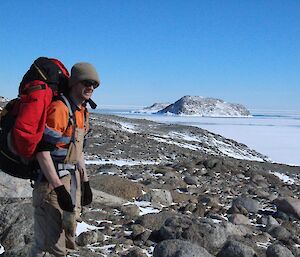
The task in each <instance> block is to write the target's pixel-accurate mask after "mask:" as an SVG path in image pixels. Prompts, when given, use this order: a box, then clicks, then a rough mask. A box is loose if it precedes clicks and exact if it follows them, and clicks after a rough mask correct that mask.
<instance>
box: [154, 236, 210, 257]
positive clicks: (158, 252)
mask: <svg viewBox="0 0 300 257" xmlns="http://www.w3.org/2000/svg"><path fill="white" fill-rule="evenodd" d="M162 256H163V257H193V256H195V257H198V256H201V257H213V256H212V255H211V254H210V253H208V252H207V251H206V250H205V249H204V248H202V247H200V246H199V245H196V244H193V243H191V242H188V241H183V240H176V239H175V240H165V241H162V242H160V243H159V244H158V245H157V246H155V248H154V252H153V257H162Z"/></svg>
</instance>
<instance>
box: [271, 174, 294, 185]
mask: <svg viewBox="0 0 300 257" xmlns="http://www.w3.org/2000/svg"><path fill="white" fill-rule="evenodd" d="M269 173H271V174H273V175H275V176H276V177H278V178H279V179H280V180H282V181H283V182H284V183H286V184H289V185H293V184H295V180H294V179H293V178H291V177H289V176H288V175H285V174H283V173H280V172H276V171H274V172H272V171H270V172H269Z"/></svg>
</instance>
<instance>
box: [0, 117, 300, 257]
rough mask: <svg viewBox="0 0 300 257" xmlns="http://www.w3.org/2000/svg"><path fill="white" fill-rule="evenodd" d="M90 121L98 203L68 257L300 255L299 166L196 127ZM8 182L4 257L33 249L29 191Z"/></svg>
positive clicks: (1, 218) (2, 213)
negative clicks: (15, 188) (275, 160)
mask: <svg viewBox="0 0 300 257" xmlns="http://www.w3.org/2000/svg"><path fill="white" fill-rule="evenodd" d="M91 123H92V126H91V128H92V131H91V133H90V134H89V137H88V140H87V145H86V156H87V159H88V161H87V163H88V165H87V167H88V172H89V174H90V180H91V185H92V188H93V192H94V201H93V203H92V204H91V205H90V206H88V207H87V208H84V209H83V212H82V219H83V222H82V223H79V226H78V230H77V244H78V249H77V250H76V251H73V252H72V253H69V255H68V256H72V257H75V256H77V257H78V256H81V257H92V256H111V257H116V256H123V257H145V256H154V257H168V256H170V257H175V256H176V257H190V256H199V257H201V256H204V257H206V256H207V257H211V256H216V257H224V256H228V257H230V256H241V257H243V256H253V257H254V256H257V257H276V256H278V257H279V256H280V257H286V256H291V257H292V256H300V236H299V235H300V200H299V197H300V191H299V186H300V173H299V167H293V166H287V165H283V164H275V163H270V162H268V158H267V157H266V156H264V155H262V154H260V153H257V152H255V151H253V150H251V149H249V148H248V147H247V146H245V145H243V144H240V143H237V142H235V141H233V140H229V139H225V138H223V137H221V136H220V135H216V134H213V133H210V132H208V131H206V130H202V129H199V128H195V127H189V126H181V125H167V124H159V123H155V122H151V121H147V120H131V119H127V118H122V117H117V116H112V115H92V117H91ZM233 157H234V158H233ZM3 177H4V176H3V174H1V179H0V183H2V184H3V185H5V184H6V185H7V184H8V183H11V184H13V183H15V182H14V181H15V179H12V178H10V179H11V180H12V181H13V182H9V178H6V179H8V180H6V181H5V182H4V181H3ZM27 185H28V186H29V182H27ZM19 187H21V185H20V186H18V188H19ZM1 188H2V189H1V196H2V197H1V199H0V243H1V245H3V247H4V249H5V252H4V253H3V255H2V256H10V257H15V256H26V254H27V252H28V249H29V248H30V245H31V243H32V240H33V239H32V238H33V237H32V236H33V235H32V226H33V222H32V207H31V200H30V198H29V197H28V195H27V193H28V191H27V190H24V191H22V190H19V193H18V194H17V195H10V194H11V193H12V192H11V191H12V189H10V190H11V191H8V189H7V190H5V189H3V187H1Z"/></svg>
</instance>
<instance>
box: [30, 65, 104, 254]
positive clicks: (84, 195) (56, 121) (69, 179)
mask: <svg viewBox="0 0 300 257" xmlns="http://www.w3.org/2000/svg"><path fill="white" fill-rule="evenodd" d="M99 84H100V79H99V76H98V74H97V71H96V70H95V68H94V67H93V66H92V65H91V64H89V63H77V64H75V65H74V66H73V67H72V70H71V77H70V81H69V92H67V93H66V94H65V96H64V95H62V96H61V97H60V98H59V99H58V100H56V101H54V102H52V103H51V105H50V107H49V108H48V111H47V122H46V128H45V132H44V135H43V139H42V142H41V143H40V144H39V149H38V153H37V156H36V157H37V160H38V162H39V165H40V171H41V172H40V176H39V179H38V181H36V182H35V185H34V190H33V206H34V234H35V238H34V244H33V246H32V249H31V253H30V255H29V256H30V257H42V256H57V257H65V256H66V254H67V249H75V248H76V245H75V230H76V225H77V223H76V220H77V221H78V219H79V215H80V210H81V206H84V205H87V204H90V203H91V202H92V191H91V188H90V185H89V181H88V176H87V173H86V168H85V164H84V155H83V145H84V137H85V135H86V134H87V132H88V129H89V126H88V112H87V108H86V106H85V105H86V102H87V101H88V100H89V99H90V98H91V96H92V94H93V91H94V89H95V88H97V87H98V86H99Z"/></svg>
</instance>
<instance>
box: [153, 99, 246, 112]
mask: <svg viewBox="0 0 300 257" xmlns="http://www.w3.org/2000/svg"><path fill="white" fill-rule="evenodd" d="M157 113H158V114H177V115H197V116H205V117H246V116H250V112H249V110H247V109H246V108H245V107H244V106H243V105H241V104H233V103H226V102H224V101H223V100H220V99H216V98H210V97H202V96H184V97H182V98H180V99H179V100H178V101H176V102H175V103H173V104H171V105H169V106H167V107H165V108H164V109H162V110H160V111H158V112H157Z"/></svg>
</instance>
